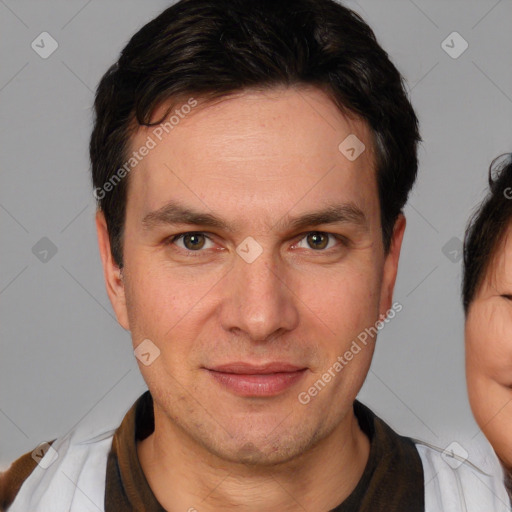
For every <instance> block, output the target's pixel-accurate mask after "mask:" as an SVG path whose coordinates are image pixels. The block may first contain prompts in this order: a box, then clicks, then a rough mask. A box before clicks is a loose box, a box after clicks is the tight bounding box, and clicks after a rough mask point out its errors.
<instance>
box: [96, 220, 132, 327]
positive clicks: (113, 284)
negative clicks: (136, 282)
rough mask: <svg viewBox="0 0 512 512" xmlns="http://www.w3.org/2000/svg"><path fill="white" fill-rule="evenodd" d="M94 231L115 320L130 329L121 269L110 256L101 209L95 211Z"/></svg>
mask: <svg viewBox="0 0 512 512" xmlns="http://www.w3.org/2000/svg"><path fill="white" fill-rule="evenodd" d="M96 232H97V234H98V247H99V250H100V256H101V261H102V263H103V275H104V277H105V286H106V288H107V293H108V297H109V299H110V303H111V304H112V307H113V308H114V312H115V314H116V317H117V321H118V322H119V324H120V325H121V327H123V329H126V330H130V326H129V323H128V313H127V309H126V295H125V284H124V281H123V275H122V271H121V269H120V268H119V267H118V266H117V264H116V263H115V261H114V259H113V258H112V251H111V249H110V238H109V236H108V229H107V222H106V220H105V215H104V214H103V212H102V211H101V210H98V211H97V212H96Z"/></svg>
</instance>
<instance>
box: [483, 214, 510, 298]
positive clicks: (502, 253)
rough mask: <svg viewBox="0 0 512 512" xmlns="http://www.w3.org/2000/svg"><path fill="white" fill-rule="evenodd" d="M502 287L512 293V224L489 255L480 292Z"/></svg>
mask: <svg viewBox="0 0 512 512" xmlns="http://www.w3.org/2000/svg"><path fill="white" fill-rule="evenodd" d="M503 287H507V288H510V289H508V292H511V291H512V288H511V287H512V223H511V224H509V226H508V227H507V229H506V230H505V231H504V233H503V236H502V237H501V239H500V240H499V241H498V243H497V245H496V248H495V250H494V253H493V254H492V255H490V260H489V266H488V268H487V272H486V274H485V278H484V280H483V286H482V291H485V289H488V288H492V289H500V288H503Z"/></svg>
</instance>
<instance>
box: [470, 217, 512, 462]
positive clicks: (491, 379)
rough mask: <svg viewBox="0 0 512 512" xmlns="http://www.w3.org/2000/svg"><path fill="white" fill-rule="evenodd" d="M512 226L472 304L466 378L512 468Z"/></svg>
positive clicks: (482, 420) (484, 423)
mask: <svg viewBox="0 0 512 512" xmlns="http://www.w3.org/2000/svg"><path fill="white" fill-rule="evenodd" d="M511 235H512V227H509V228H508V230H507V232H506V236H505V237H504V238H503V241H502V242H501V244H500V245H499V246H498V248H497V251H496V253H495V255H494V258H493V260H492V261H491V263H490V265H489V269H488V271H487V272H486V275H485V276H484V279H483V280H482V284H481V285H480V287H479V290H478V291H477V293H476V295H475V298H474V300H473V302H472V303H471V304H470V306H469V309H468V314H467V317H466V325H465V340H466V379H467V385H468V394H469V400H470V403H471V408H472V410H473V414H474V416H475V419H476V421H477V423H478V425H479V426H480V428H481V429H482V432H483V433H484V434H485V436H486V437H487V439H489V441H490V443H491V444H492V446H493V447H494V449H495V451H496V453H497V455H498V457H499V458H500V459H501V461H502V463H503V464H504V466H505V467H506V468H507V469H508V470H509V471H510V470H511V469H512V430H511V425H512V335H511V332H512V236H511Z"/></svg>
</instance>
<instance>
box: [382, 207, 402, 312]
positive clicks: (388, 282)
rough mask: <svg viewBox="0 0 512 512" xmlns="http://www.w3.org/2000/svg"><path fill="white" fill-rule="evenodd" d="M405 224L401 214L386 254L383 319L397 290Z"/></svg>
mask: <svg viewBox="0 0 512 512" xmlns="http://www.w3.org/2000/svg"><path fill="white" fill-rule="evenodd" d="M405 224H406V221H405V217H404V216H403V214H400V215H399V216H398V217H397V219H396V221H395V225H394V227H393V235H392V236H391V244H390V246H389V252H388V253H387V254H386V257H385V260H384V269H383V275H382V287H381V292H380V311H379V312H380V315H381V318H385V316H386V312H387V311H388V310H389V309H390V308H391V305H392V302H393V290H394V289H395V281H396V275H397V272H398V260H399V258H400V249H401V248H402V240H403V238H404V233H405Z"/></svg>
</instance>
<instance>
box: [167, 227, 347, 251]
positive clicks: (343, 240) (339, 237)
mask: <svg viewBox="0 0 512 512" xmlns="http://www.w3.org/2000/svg"><path fill="white" fill-rule="evenodd" d="M313 233H319V234H322V235H327V236H330V237H332V238H335V239H336V240H338V241H339V242H341V245H343V246H345V247H347V246H348V243H349V241H348V239H347V238H346V237H344V236H343V235H338V234H336V233H328V232H326V231H308V232H306V233H304V234H303V235H301V237H300V238H299V240H298V241H297V242H296V243H299V242H301V241H302V240H303V239H304V238H306V237H307V236H308V235H311V234H313ZM185 235H204V236H205V237H206V238H207V239H208V240H210V241H212V242H213V240H212V239H211V238H210V237H209V236H208V235H207V234H206V233H205V232H204V231H185V232H184V233H178V234H177V235H173V236H171V237H169V238H168V239H167V240H166V244H167V245H174V242H176V241H177V240H181V239H182V238H183V237H184V236H185ZM178 249H179V250H180V251H183V252H185V253H186V254H187V256H190V257H198V256H200V255H201V253H203V252H204V251H203V250H198V251H191V250H189V249H183V248H181V247H178ZM333 249H336V247H331V248H330V249H320V250H318V251H315V250H314V249H311V250H312V251H313V252H319V253H329V252H330V251H332V250H333ZM194 253H197V254H194Z"/></svg>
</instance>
